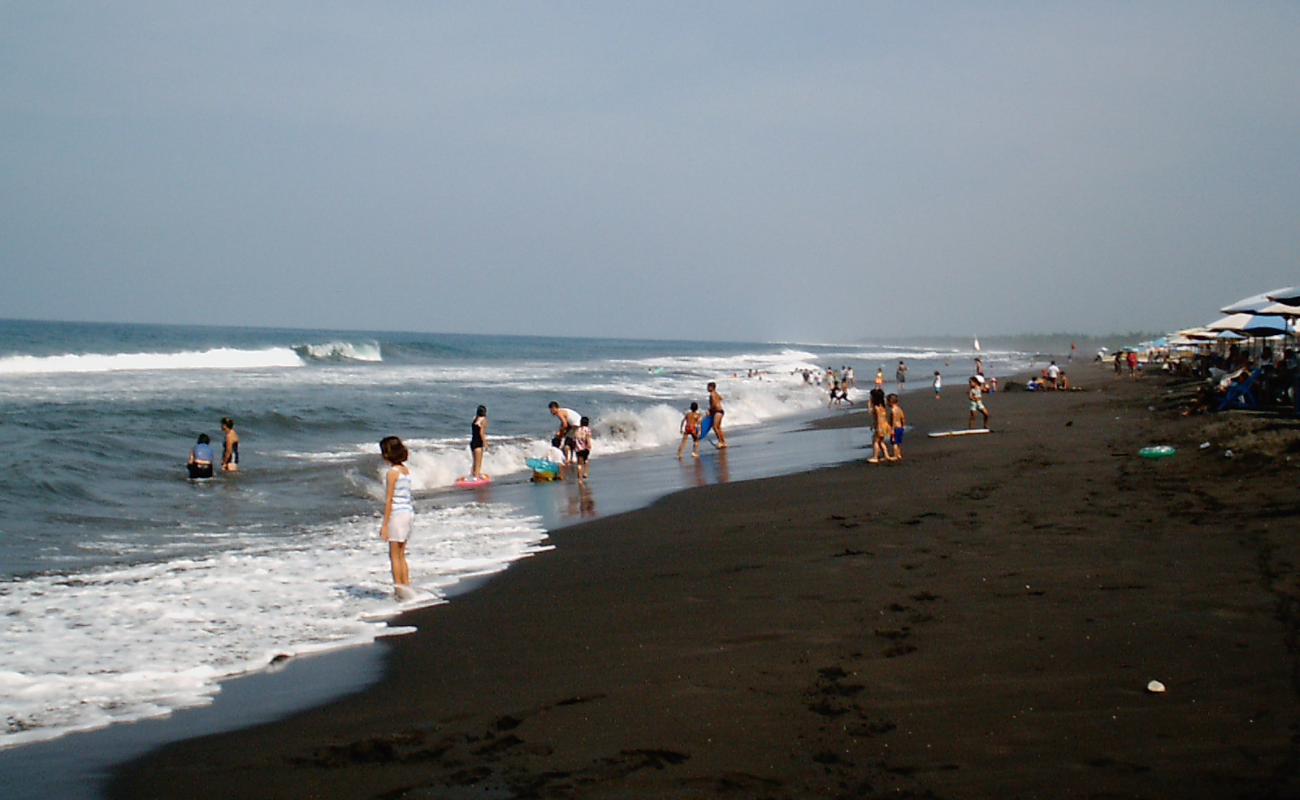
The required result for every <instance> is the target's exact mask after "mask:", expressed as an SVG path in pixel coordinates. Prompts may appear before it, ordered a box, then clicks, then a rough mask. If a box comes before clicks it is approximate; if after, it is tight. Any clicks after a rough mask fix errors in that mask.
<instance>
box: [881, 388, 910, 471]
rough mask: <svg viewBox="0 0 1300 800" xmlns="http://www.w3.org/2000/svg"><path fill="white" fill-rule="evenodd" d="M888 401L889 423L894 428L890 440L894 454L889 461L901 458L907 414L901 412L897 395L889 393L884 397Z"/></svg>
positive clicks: (901, 408)
mask: <svg viewBox="0 0 1300 800" xmlns="http://www.w3.org/2000/svg"><path fill="white" fill-rule="evenodd" d="M885 399H886V400H887V401H888V402H889V425H890V427H891V428H893V429H894V434H893V437H892V439H891V440H890V441H891V442H892V444H893V445H894V455H893V457H892V458H891V459H890V460H891V461H902V460H903V435H904V434H905V433H906V432H907V415H906V414H904V413H903V407H902V406H901V405H899V404H898V395H896V394H891V395H889V397H887V398H885Z"/></svg>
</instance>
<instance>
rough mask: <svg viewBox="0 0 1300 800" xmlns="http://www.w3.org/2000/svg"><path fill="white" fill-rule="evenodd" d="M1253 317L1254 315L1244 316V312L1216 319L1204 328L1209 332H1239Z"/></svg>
mask: <svg viewBox="0 0 1300 800" xmlns="http://www.w3.org/2000/svg"><path fill="white" fill-rule="evenodd" d="M1253 316H1254V314H1246V313H1244V312H1239V313H1236V314H1229V315H1228V316H1226V317H1220V318H1219V319H1216V320H1215V321H1214V322H1211V323H1210V324H1208V325H1206V326H1205V328H1206V330H1210V331H1240V330H1241V329H1242V326H1244V325H1247V324H1249V323H1250V320H1251V318H1252V317H1253Z"/></svg>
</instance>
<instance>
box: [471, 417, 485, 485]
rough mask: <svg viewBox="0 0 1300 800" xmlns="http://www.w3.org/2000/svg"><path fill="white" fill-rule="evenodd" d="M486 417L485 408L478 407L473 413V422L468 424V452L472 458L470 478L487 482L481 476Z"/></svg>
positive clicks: (482, 475) (483, 476)
mask: <svg viewBox="0 0 1300 800" xmlns="http://www.w3.org/2000/svg"><path fill="white" fill-rule="evenodd" d="M487 429H488V416H487V406H479V407H478V410H477V411H475V412H474V421H473V422H471V423H470V424H469V451H470V453H472V454H473V456H474V465H473V467H471V468H470V472H469V474H470V477H472V478H476V479H478V480H488V479H489V476H487V475H484V474H483V453H484V451H486V450H487Z"/></svg>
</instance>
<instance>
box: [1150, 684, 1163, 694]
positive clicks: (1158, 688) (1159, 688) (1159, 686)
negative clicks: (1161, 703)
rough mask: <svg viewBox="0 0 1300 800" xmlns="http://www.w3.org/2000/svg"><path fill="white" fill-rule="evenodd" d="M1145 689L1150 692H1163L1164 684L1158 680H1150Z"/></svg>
mask: <svg viewBox="0 0 1300 800" xmlns="http://www.w3.org/2000/svg"><path fill="white" fill-rule="evenodd" d="M1147 691H1148V692H1150V693H1151V694H1164V692H1165V685H1164V684H1163V683H1161V682H1160V681H1151V682H1150V683H1148V684H1147Z"/></svg>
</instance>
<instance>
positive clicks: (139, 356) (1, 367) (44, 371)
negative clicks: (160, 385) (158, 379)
mask: <svg viewBox="0 0 1300 800" xmlns="http://www.w3.org/2000/svg"><path fill="white" fill-rule="evenodd" d="M302 365H303V361H302V359H301V358H299V357H298V354H297V353H295V352H294V351H293V350H291V349H289V348H287V347H268V348H265V349H262V350H236V349H234V348H230V347H217V348H213V349H211V350H187V351H182V352H179V353H65V354H63V355H57V356H5V357H3V358H0V375H54V374H60V373H73V372H128V371H149V370H181V369H276V368H284V367H301V366H302Z"/></svg>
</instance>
